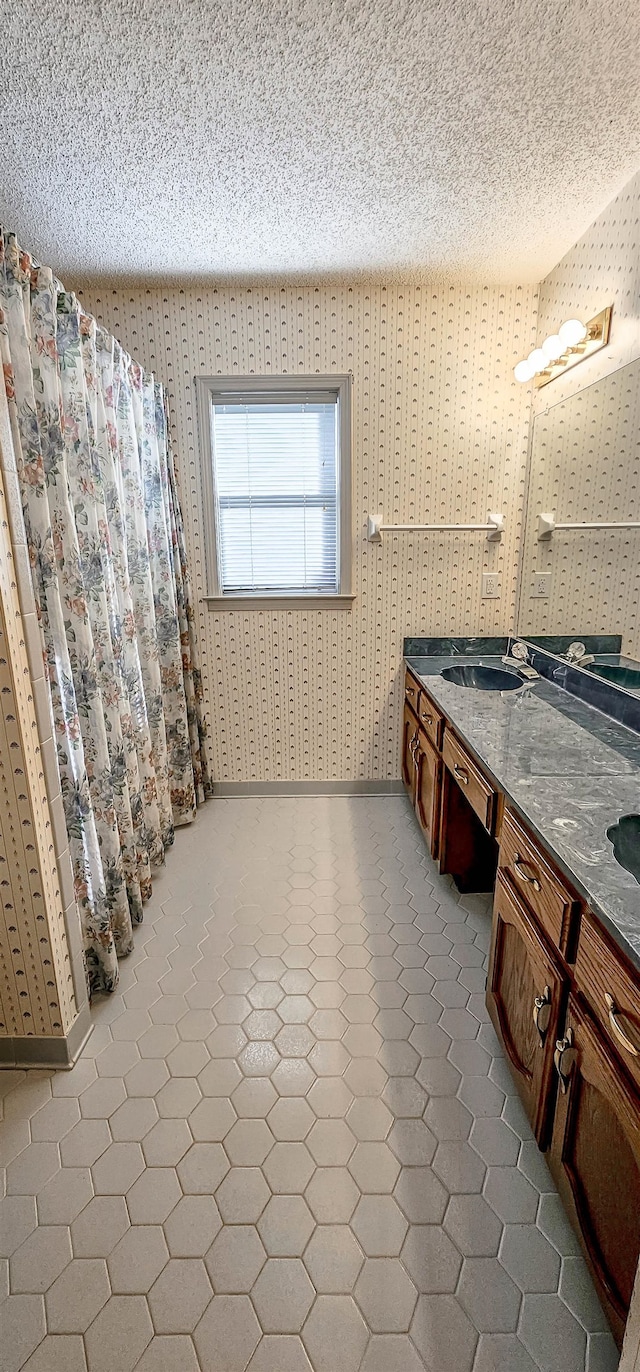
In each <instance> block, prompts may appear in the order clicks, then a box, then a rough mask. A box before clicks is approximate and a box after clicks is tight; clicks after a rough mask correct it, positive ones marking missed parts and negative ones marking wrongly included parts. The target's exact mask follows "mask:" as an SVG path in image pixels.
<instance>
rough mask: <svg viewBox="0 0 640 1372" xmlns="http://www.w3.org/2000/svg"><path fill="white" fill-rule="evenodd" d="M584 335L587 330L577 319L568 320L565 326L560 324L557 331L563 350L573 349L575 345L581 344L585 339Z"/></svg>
mask: <svg viewBox="0 0 640 1372" xmlns="http://www.w3.org/2000/svg"><path fill="white" fill-rule="evenodd" d="M586 333H587V330H586V328H585V326H584V324H581V323H580V320H579V319H568V320H567V322H566V324H561V326H560V328H559V329H558V336H559V338H560V339H561V340H562V342H563V344H564V346H565V348H575V347H576V344H578V343H581V342H582V340H583V338H585V337H586Z"/></svg>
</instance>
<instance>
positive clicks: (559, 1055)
mask: <svg viewBox="0 0 640 1372" xmlns="http://www.w3.org/2000/svg"><path fill="white" fill-rule="evenodd" d="M575 1060H576V1050H575V1048H574V1044H573V1029H572V1028H571V1025H569V1028H568V1029H567V1032H566V1034H565V1036H564V1038H562V1039H557V1041H556V1049H555V1053H554V1055H553V1062H554V1066H555V1069H556V1072H557V1073H558V1076H559V1078H560V1090H561V1091H562V1094H563V1095H565V1094H566V1091H567V1087H568V1085H569V1079H570V1077H571V1073H572V1071H573V1066H574V1063H575Z"/></svg>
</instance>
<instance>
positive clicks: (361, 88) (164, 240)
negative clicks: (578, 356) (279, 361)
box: [0, 0, 640, 282]
mask: <svg viewBox="0 0 640 1372" xmlns="http://www.w3.org/2000/svg"><path fill="white" fill-rule="evenodd" d="M2 34H3V68H4V70H3V72H2V77H1V85H2V88H3V90H4V95H5V99H6V102H7V103H6V107H5V108H6V113H5V118H4V138H3V158H2V162H3V166H2V187H1V189H0V216H1V217H2V219H3V220H4V222H5V223H6V224H7V226H8V227H12V228H15V229H16V230H17V232H18V233H19V235H20V238H21V240H22V241H23V242H24V243H25V245H28V246H29V247H30V248H31V249H32V250H33V251H34V252H35V253H39V254H40V255H41V257H42V258H43V259H44V260H46V261H48V262H50V263H51V264H52V265H53V266H55V268H56V269H57V270H58V271H59V272H64V273H66V274H67V276H72V277H73V276H76V277H83V278H86V277H89V276H94V277H96V276H97V277H102V278H106V279H112V278H121V279H123V278H129V279H132V278H136V277H155V278H157V279H161V280H162V279H167V278H171V279H173V280H175V279H177V278H181V277H185V278H189V279H192V280H193V279H197V278H200V277H202V278H205V277H206V278H208V279H212V278H217V279H222V278H226V279H234V278H243V277H245V278H247V277H250V278H253V279H256V278H258V277H261V276H262V277H265V278H267V277H268V278H270V279H276V278H279V277H296V278H299V279H303V280H304V279H306V280H309V279H316V278H318V277H321V276H325V277H330V278H335V279H337V278H338V277H340V276H356V275H359V274H362V273H364V274H366V275H369V276H371V275H376V274H381V273H382V274H386V275H388V276H398V275H401V276H403V277H405V278H420V277H428V276H443V275H445V276H447V277H449V278H466V279H469V280H474V279H476V280H477V279H482V280H485V281H497V280H500V281H505V282H509V281H516V280H520V281H533V280H538V279H540V277H541V276H544V275H545V273H546V272H547V271H548V270H549V269H550V268H551V267H552V266H553V265H554V263H555V262H556V261H557V260H558V259H559V258H560V257H561V256H562V254H563V253H564V252H565V251H566V249H567V248H568V247H569V245H570V244H571V243H572V242H574V241H575V239H576V238H577V237H578V236H579V235H580V233H581V232H582V231H583V230H584V229H585V228H586V227H587V225H588V224H589V223H590V222H591V221H592V220H593V219H594V218H595V216H596V215H597V214H598V212H599V211H600V210H601V209H602V208H603V206H604V205H605V204H606V203H607V201H608V200H610V199H611V198H612V196H613V195H614V194H615V193H616V191H617V190H619V188H620V187H621V186H622V185H623V184H624V182H625V181H626V180H627V179H628V178H629V177H630V176H631V175H632V174H633V172H634V171H635V170H636V169H637V166H638V163H639V160H640V158H639V153H638V147H639V146H640V85H639V83H638V59H639V57H640V7H639V6H638V5H637V4H636V3H635V0H568V3H566V4H563V3H562V0H369V3H364V2H363V0H261V2H260V0H225V3H221V4H213V3H211V4H206V3H204V0H174V3H172V2H171V0H154V3H150V0H138V3H136V4H131V3H130V2H129V0H110V3H109V4H105V3H103V0H101V2H100V3H95V0H85V2H84V3H83V4H78V3H77V0H61V2H60V3H58V4H52V3H48V0H26V3H24V0H23V3H22V4H21V5H12V6H10V7H5V9H4V18H3V29H2Z"/></svg>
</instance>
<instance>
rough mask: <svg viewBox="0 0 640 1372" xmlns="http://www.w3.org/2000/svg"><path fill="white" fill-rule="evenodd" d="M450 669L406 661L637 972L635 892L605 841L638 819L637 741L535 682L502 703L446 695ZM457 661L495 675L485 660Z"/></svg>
mask: <svg viewBox="0 0 640 1372" xmlns="http://www.w3.org/2000/svg"><path fill="white" fill-rule="evenodd" d="M456 660H459V659H457V658H455V657H454V658H452V657H451V656H449V655H448V656H446V657H445V656H443V657H431V656H429V657H426V656H425V657H423V656H410V657H407V658H406V659H405V661H406V662H407V664H408V666H409V667H411V669H412V671H413V672H414V673H415V674H416V675H417V676H418V677H423V678H424V683H425V687H426V688H427V690H428V691H429V692H430V694H431V696H432V697H433V699H434V701H435V702H436V704H438V705H440V706H441V708H442V710H443V712H444V713H445V714H446V715H447V717H448V718H449V719H450V721H451V723H452V724H453V726H454V728H455V729H456V730H457V732H458V733H459V734H460V736H461V738H462V739H463V740H464V741H465V742H466V743H468V744H469V746H470V747H471V749H472V750H473V751H474V752H475V753H476V754H477V756H478V758H479V759H480V760H481V761H482V763H483V764H484V766H485V768H487V769H488V771H489V772H490V773H491V774H492V775H493V777H494V779H495V781H496V783H497V785H498V787H499V788H500V789H501V790H503V791H504V792H505V793H506V794H507V795H508V796H509V797H510V798H511V799H512V800H513V801H514V803H515V805H516V806H517V807H518V809H519V810H520V811H521V813H522V815H523V817H524V818H525V820H526V821H528V822H529V825H530V827H531V828H532V829H533V830H534V831H535V832H536V833H537V834H538V836H539V837H540V838H541V839H542V841H543V843H544V844H545V846H546V847H547V848H548V849H549V851H550V852H551V853H552V855H554V856H555V858H556V859H557V861H558V863H559V865H560V867H561V868H563V869H564V870H565V871H566V873H567V875H568V876H569V877H570V878H572V879H573V881H574V883H575V884H576V885H577V886H578V888H579V889H581V891H582V892H583V894H584V896H585V898H586V899H587V901H588V902H589V904H590V905H591V906H592V908H593V909H594V910H595V911H596V913H598V914H600V916H601V917H602V919H603V921H604V922H605V923H606V924H607V925H608V927H609V928H610V929H611V931H612V933H613V935H614V937H615V938H616V940H617V942H618V943H619V944H620V946H621V947H622V948H623V949H624V950H625V951H626V952H627V953H628V955H629V956H630V957H631V958H632V959H633V961H634V962H635V963H636V964H637V966H639V967H640V884H639V883H638V882H637V881H636V880H635V878H634V877H633V876H632V875H631V873H629V872H627V871H626V870H625V869H624V868H623V867H620V866H619V864H618V863H617V862H616V860H615V858H614V856H613V849H612V846H611V844H610V842H609V840H608V839H607V836H606V830H607V828H608V826H609V825H610V824H614V823H615V822H616V820H617V819H619V818H620V816H621V815H623V814H629V813H631V812H640V736H639V735H638V734H635V733H633V732H632V731H631V730H630V729H627V728H625V727H624V725H621V724H618V723H617V722H616V721H615V720H611V719H608V718H607V717H606V716H605V715H603V714H601V713H600V711H599V710H595V709H593V708H592V707H591V706H589V705H585V704H583V702H582V701H580V700H578V699H576V697H575V696H571V695H569V694H568V692H566V691H563V690H562V689H561V688H560V687H558V686H554V685H553V683H552V682H550V681H546V680H544V679H540V680H538V681H534V682H532V683H531V685H527V686H526V687H525V688H524V690H522V691H507V692H505V693H504V694H500V693H499V692H494V691H476V690H469V689H466V688H464V687H460V686H455V685H453V683H451V682H448V681H445V680H443V678H442V677H441V676H440V672H441V671H442V669H443V667H447V666H450V665H451V664H452V661H456ZM465 661H467V662H478V663H484V664H485V665H487V666H499V665H501V662H500V657H499V656H494V655H488V654H486V653H485V654H484V655H478V656H466V655H465Z"/></svg>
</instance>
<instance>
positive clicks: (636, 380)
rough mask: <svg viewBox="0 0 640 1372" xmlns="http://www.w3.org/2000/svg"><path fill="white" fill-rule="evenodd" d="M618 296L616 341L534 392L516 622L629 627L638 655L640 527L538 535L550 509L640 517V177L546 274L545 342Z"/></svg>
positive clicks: (571, 629) (568, 628)
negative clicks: (544, 585) (541, 579)
mask: <svg viewBox="0 0 640 1372" xmlns="http://www.w3.org/2000/svg"><path fill="white" fill-rule="evenodd" d="M611 304H612V305H613V317H612V326H611V339H610V343H609V346H608V347H607V348H605V349H603V350H602V351H601V352H599V353H595V354H594V356H593V357H591V358H587V359H585V361H584V362H581V363H580V365H579V366H578V367H576V368H575V369H574V370H573V371H571V372H569V373H568V375H567V377H566V379H559V380H557V381H553V382H551V384H550V385H548V386H544V387H542V389H541V390H539V391H536V392H535V396H534V412H535V414H536V419H535V424H534V425H533V429H534V439H533V444H532V463H531V489H530V498H529V502H528V510H529V514H528V520H527V529H526V532H525V537H524V540H523V548H522V595H521V603H520V609H519V613H518V628H519V631H520V632H521V633H526V632H529V633H536V634H543V633H576V634H583V633H597V632H603V633H605V632H607V633H620V634H621V635H622V639H623V649H624V651H626V652H628V653H630V654H631V655H632V656H634V657H640V617H639V614H638V597H639V594H640V532H639V531H637V530H636V531H624V530H611V531H609V532H604V531H603V532H598V531H585V532H584V533H580V532H577V531H571V532H569V531H567V532H559V533H554V535H553V539H552V540H551V542H550V543H549V544H540V543H539V542H538V541H537V538H536V522H537V516H538V513H539V512H540V511H541V510H543V509H544V510H555V512H556V517H557V519H558V520H559V521H565V520H566V521H569V522H582V521H588V520H603V521H607V520H624V519H635V520H640V425H639V423H638V417H639V414H640V398H639V396H640V174H638V176H636V177H634V179H633V180H632V181H630V182H629V183H628V185H627V186H625V188H624V190H623V191H621V192H620V194H619V195H618V196H616V198H615V200H613V201H612V202H611V204H610V205H608V206H607V208H606V210H604V212H603V213H602V214H601V215H600V216H599V218H598V219H597V220H596V221H595V223H594V224H592V225H591V227H590V228H589V229H588V230H587V232H586V233H585V234H584V235H583V236H582V238H581V239H580V240H579V242H578V243H576V244H575V246H574V247H573V248H572V249H571V250H570V252H568V253H567V254H566V256H565V257H564V258H563V259H562V261H561V262H559V263H558V266H557V267H555V268H554V270H553V271H552V272H551V273H550V275H549V276H548V277H547V278H546V280H545V281H543V283H542V285H541V288H540V308H539V316H538V339H539V340H540V341H541V340H542V339H543V338H545V337H546V336H547V334H549V333H554V332H556V331H557V328H558V327H559V325H560V324H561V323H562V322H563V321H564V320H565V319H571V318H575V317H577V318H578V319H582V320H587V319H590V318H592V316H593V315H594V314H597V313H598V311H599V310H601V309H602V308H603V307H604V306H605V305H611ZM632 362H633V363H634V365H633V366H630V365H629V364H630V363H632ZM596 382H597V383H598V384H597V387H596V389H595V390H592V389H591V390H589V389H587V388H589V387H592V386H593V384H594V383H596ZM567 399H568V400H570V404H569V405H565V403H564V402H565V401H566V400H567ZM568 426H570V428H571V437H570V440H568V439H567V435H566V430H567V427H568ZM536 571H544V572H550V573H551V594H550V596H549V598H548V599H534V598H532V597H531V595H530V591H531V587H532V586H533V582H534V576H535V573H536Z"/></svg>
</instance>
